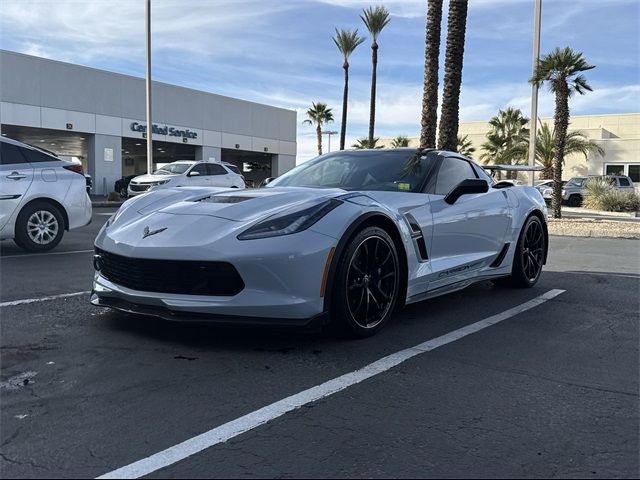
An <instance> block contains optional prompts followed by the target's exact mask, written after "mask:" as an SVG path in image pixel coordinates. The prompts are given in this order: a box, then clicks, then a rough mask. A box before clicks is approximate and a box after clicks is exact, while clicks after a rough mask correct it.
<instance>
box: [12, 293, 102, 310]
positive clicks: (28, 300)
mask: <svg viewBox="0 0 640 480" xmlns="http://www.w3.org/2000/svg"><path fill="white" fill-rule="evenodd" d="M89 293H91V292H89V291H88V290H87V291H85V292H74V293H62V294H60V295H51V296H49V297H40V298H25V299H23V300H13V301H11V302H2V303H0V307H13V306H15V305H24V304H27V303H36V302H46V301H48V300H57V299H59V298H67V297H77V296H78V295H87V294H89Z"/></svg>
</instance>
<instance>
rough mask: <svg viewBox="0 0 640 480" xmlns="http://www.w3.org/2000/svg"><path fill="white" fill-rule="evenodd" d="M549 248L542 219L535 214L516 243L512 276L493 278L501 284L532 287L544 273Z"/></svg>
mask: <svg viewBox="0 0 640 480" xmlns="http://www.w3.org/2000/svg"><path fill="white" fill-rule="evenodd" d="M546 248H547V236H546V233H545V231H544V227H543V225H542V221H541V220H540V219H539V218H538V217H537V216H535V215H533V216H531V217H529V218H528V219H527V221H526V222H525V224H524V226H523V227H522V230H521V231H520V237H519V238H518V243H517V245H516V251H515V256H514V258H513V266H512V268H511V276H509V277H506V278H499V279H497V280H493V283H495V284H496V285H501V286H510V287H519V288H530V287H533V286H534V285H535V284H536V283H538V280H540V274H541V273H542V266H543V265H544V261H545V257H546Z"/></svg>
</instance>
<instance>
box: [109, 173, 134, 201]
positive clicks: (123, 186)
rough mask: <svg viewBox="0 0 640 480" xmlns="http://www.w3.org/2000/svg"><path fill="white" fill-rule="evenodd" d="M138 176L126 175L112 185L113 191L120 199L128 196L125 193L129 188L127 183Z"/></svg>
mask: <svg viewBox="0 0 640 480" xmlns="http://www.w3.org/2000/svg"><path fill="white" fill-rule="evenodd" d="M137 176H138V175H127V176H125V177H122V178H120V179H119V180H116V182H115V183H114V184H113V191H114V192H116V193H118V194H119V195H120V197H121V198H127V197H128V196H129V194H128V193H127V189H128V188H129V182H131V180H133V179H134V178H136V177H137Z"/></svg>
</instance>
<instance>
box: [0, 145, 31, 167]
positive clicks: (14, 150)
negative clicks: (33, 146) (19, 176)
mask: <svg viewBox="0 0 640 480" xmlns="http://www.w3.org/2000/svg"><path fill="white" fill-rule="evenodd" d="M25 150H26V149H24V148H20V147H16V146H15V145H11V144H10V143H5V142H0V164H2V165H13V164H18V163H27V159H26V158H25V156H24V155H23V154H22V152H23V151H25Z"/></svg>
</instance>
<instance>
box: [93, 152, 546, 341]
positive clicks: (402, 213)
mask: <svg viewBox="0 0 640 480" xmlns="http://www.w3.org/2000/svg"><path fill="white" fill-rule="evenodd" d="M547 247H548V235H547V210H546V205H545V202H544V200H543V199H542V196H541V195H540V192H538V191H537V190H536V189H535V188H533V187H526V186H520V187H514V186H512V185H510V184H507V185H505V184H501V185H498V184H494V181H493V180H492V178H491V177H490V176H489V175H487V173H486V172H485V171H484V170H483V169H482V168H480V167H479V166H478V165H476V164H475V163H474V162H473V161H471V160H470V159H468V158H465V157H463V156H462V155H460V154H457V153H453V152H447V151H440V150H432V149H430V150H426V149H424V150H416V149H410V148H398V149H380V150H351V151H339V152H332V153H329V154H326V155H322V156H319V157H316V158H315V159H313V160H309V161H308V162H306V163H303V164H301V165H299V166H297V167H296V168H294V169H292V170H290V171H289V172H287V173H285V174H284V175H282V176H280V177H278V178H277V179H275V180H273V181H271V182H270V183H269V184H268V185H267V186H265V187H264V188H260V189H253V190H241V191H239V190H231V189H222V188H211V187H209V188H206V187H204V188H203V187H183V188H173V189H164V190H158V191H151V192H149V193H146V194H144V195H140V196H138V197H136V198H133V199H130V200H128V201H127V202H125V203H124V204H123V205H122V207H121V208H120V209H119V210H118V212H117V213H116V214H115V215H114V216H113V217H112V218H110V219H109V221H108V222H107V223H106V224H105V226H104V227H103V228H102V230H101V231H100V233H99V234H98V236H97V238H96V241H95V258H94V266H95V270H96V271H95V278H94V284H93V291H92V295H91V302H92V303H93V304H94V305H97V306H104V307H111V308H114V309H117V310H122V311H127V312H133V313H140V314H146V315H152V316H156V317H161V318H164V319H170V320H186V321H212V322H216V321H217V322H224V323H253V324H256V323H269V324H284V325H309V324H316V323H318V324H322V325H324V324H327V323H330V324H331V325H332V326H334V327H335V328H336V329H338V330H340V331H342V332H344V333H345V334H347V335H350V336H353V337H365V336H369V335H372V334H374V333H376V332H378V331H379V330H380V329H381V328H382V327H383V326H384V325H385V324H386V323H387V322H388V320H389V318H390V317H391V316H392V314H393V312H394V310H395V309H396V308H398V307H400V306H402V305H405V304H409V303H413V302H418V301H422V300H425V299H428V298H431V297H435V296H438V295H442V294H446V293H448V292H453V291H456V290H459V289H462V288H464V287H466V286H468V285H470V284H472V283H473V282H478V281H482V280H493V281H494V282H495V283H498V284H508V285H512V286H516V287H531V286H533V285H535V284H536V282H537V281H538V280H539V278H540V275H541V271H542V266H543V264H544V263H545V261H546V257H547Z"/></svg>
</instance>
